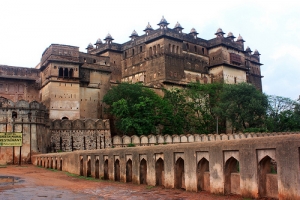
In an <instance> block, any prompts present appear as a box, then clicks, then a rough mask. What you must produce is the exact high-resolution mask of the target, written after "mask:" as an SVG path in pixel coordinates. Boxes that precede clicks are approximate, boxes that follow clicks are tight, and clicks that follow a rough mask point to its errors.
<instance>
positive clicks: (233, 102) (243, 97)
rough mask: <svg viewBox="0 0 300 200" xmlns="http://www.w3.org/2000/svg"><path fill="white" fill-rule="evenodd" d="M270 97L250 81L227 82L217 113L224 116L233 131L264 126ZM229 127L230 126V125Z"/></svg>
mask: <svg viewBox="0 0 300 200" xmlns="http://www.w3.org/2000/svg"><path fill="white" fill-rule="evenodd" d="M267 107H268V98H267V96H266V95H265V94H263V93H261V92H260V91H258V90H256V89H255V87H254V86H253V85H250V84H248V83H240V84H225V85H224V87H223V90H222V93H221V95H220V101H219V106H218V108H217V113H218V114H219V115H220V116H222V117H224V118H225V119H226V121H227V124H229V125H230V127H231V129H232V132H233V131H243V130H244V129H246V128H253V127H254V128H258V127H263V125H264V119H265V115H266V111H267ZM228 128H229V127H228Z"/></svg>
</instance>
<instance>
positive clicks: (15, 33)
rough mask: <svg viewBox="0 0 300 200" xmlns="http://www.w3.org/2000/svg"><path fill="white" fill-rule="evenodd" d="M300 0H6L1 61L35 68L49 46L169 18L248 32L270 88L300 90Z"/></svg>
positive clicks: (123, 36)
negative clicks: (258, 54)
mask: <svg viewBox="0 0 300 200" xmlns="http://www.w3.org/2000/svg"><path fill="white" fill-rule="evenodd" d="M299 15H300V1H297V0H294V1H293V0H285V1H278V0H277V1H276V0H272V1H269V0H259V1H258V0H251V1H249V0H226V1H224V0H223V1H221V0H214V1H202V0H185V1H182V0H181V1H179V0H172V1H171V0H151V1H149V0H148V1H144V0H107V1H103V0H86V1H83V0H81V1H79V0H51V1H41V0H26V1H24V0H7V1H5V0H1V2H0V64H3V65H10V66H20V67H35V66H36V65H37V64H38V63H39V61H40V59H41V55H42V53H43V51H44V50H45V49H46V48H47V47H48V46H49V45H50V44H66V45H72V46H78V47H80V51H83V52H86V49H85V48H86V47H87V45H88V44H89V43H90V42H91V43H92V44H94V43H95V42H96V40H97V39H98V38H100V39H102V40H103V39H104V38H105V36H106V35H107V34H108V33H110V34H111V35H112V37H113V38H114V39H115V40H114V42H116V43H124V42H126V41H128V40H129V39H130V38H129V36H130V35H131V33H132V31H133V30H136V31H137V33H138V34H139V35H142V34H144V32H143V30H144V29H145V27H146V25H147V23H148V22H149V23H150V24H151V25H152V27H153V28H155V29H156V28H158V26H157V24H158V23H159V21H160V19H161V18H162V16H164V17H165V19H166V20H167V21H168V22H169V23H170V24H169V28H173V27H174V26H175V24H176V22H177V21H178V22H179V23H180V24H181V26H182V27H183V28H184V30H183V31H184V32H186V33H189V32H190V30H191V29H192V28H195V29H196V30H197V32H198V33H199V35H198V37H200V38H203V39H212V38H214V37H215V35H214V33H215V32H216V31H217V29H218V28H222V29H223V31H224V32H225V33H226V34H227V33H228V32H232V33H233V34H234V35H235V36H238V35H239V34H241V36H242V37H243V39H244V40H245V41H246V42H245V44H244V45H245V48H246V47H247V46H249V47H250V48H251V50H252V51H254V50H255V49H257V50H258V51H259V52H260V53H261V57H260V58H261V63H263V65H262V66H261V72H262V75H263V76H264V78H263V79H262V83H263V92H265V93H266V94H268V95H277V96H283V97H289V98H291V99H293V100H297V99H298V98H299V95H300V17H299Z"/></svg>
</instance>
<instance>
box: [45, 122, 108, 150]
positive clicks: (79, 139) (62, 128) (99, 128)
mask: <svg viewBox="0 0 300 200" xmlns="http://www.w3.org/2000/svg"><path fill="white" fill-rule="evenodd" d="M50 135H51V151H52V152H57V151H75V150H93V149H104V148H107V147H111V134H110V125H109V120H102V119H86V120H80V119H77V120H73V121H72V120H54V121H52V122H51V126H50Z"/></svg>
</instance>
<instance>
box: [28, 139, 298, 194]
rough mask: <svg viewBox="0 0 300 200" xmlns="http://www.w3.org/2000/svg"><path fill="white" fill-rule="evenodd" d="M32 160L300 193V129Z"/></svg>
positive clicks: (210, 187)
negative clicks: (288, 133)
mask: <svg viewBox="0 0 300 200" xmlns="http://www.w3.org/2000/svg"><path fill="white" fill-rule="evenodd" d="M225 138H226V137H225ZM32 160H33V164H34V165H38V166H43V167H45V168H53V169H58V170H62V171H67V172H70V173H74V174H78V175H82V176H88V177H89V176H92V177H95V178H101V179H106V180H112V181H121V182H133V183H135V184H147V185H153V186H154V185H163V186H164V187H166V188H184V189H185V190H187V191H196V192H198V191H201V190H206V191H209V192H211V193H215V194H231V193H234V194H239V195H241V196H243V197H251V198H258V197H271V198H279V199H300V135H299V134H290V135H278V136H274V137H256V138H244V139H239V140H237V139H234V140H230V139H229V140H224V141H223V140H218V141H202V142H193V143H184V144H170V145H153V146H140V147H128V148H108V149H99V150H86V151H74V152H66V153H51V154H40V155H35V156H33V158H32Z"/></svg>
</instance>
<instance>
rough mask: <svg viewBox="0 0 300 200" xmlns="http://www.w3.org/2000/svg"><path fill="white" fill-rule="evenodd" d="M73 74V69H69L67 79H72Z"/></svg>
mask: <svg viewBox="0 0 300 200" xmlns="http://www.w3.org/2000/svg"><path fill="white" fill-rule="evenodd" d="M73 72H74V71H73V69H70V72H69V77H70V78H72V77H73V74H74V73H73Z"/></svg>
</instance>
